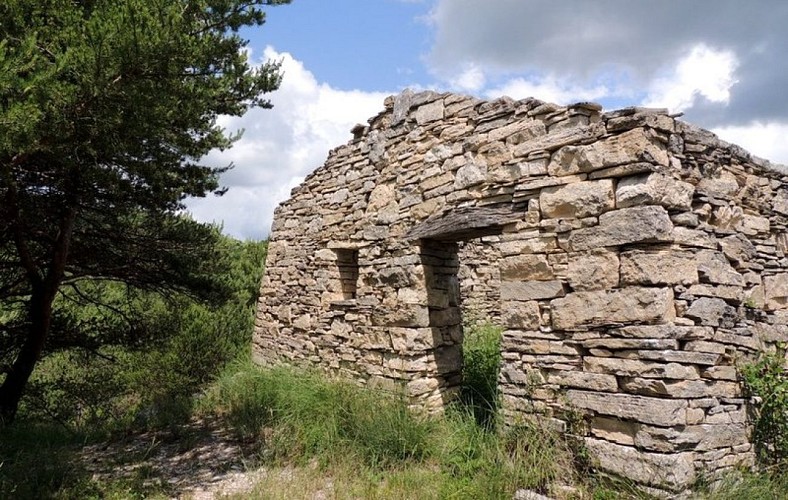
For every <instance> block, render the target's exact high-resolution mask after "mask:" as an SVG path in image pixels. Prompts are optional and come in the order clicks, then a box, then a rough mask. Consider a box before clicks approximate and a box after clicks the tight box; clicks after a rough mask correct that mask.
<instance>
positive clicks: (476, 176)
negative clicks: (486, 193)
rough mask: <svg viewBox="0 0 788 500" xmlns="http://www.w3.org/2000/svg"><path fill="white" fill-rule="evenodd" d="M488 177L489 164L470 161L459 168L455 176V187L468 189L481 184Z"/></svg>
mask: <svg viewBox="0 0 788 500" xmlns="http://www.w3.org/2000/svg"><path fill="white" fill-rule="evenodd" d="M486 178H487V165H485V164H482V163H479V162H469V163H466V164H465V165H463V166H462V167H460V168H459V169H458V170H457V174H456V175H455V178H454V188H455V189H467V188H469V187H471V186H476V185H478V184H481V183H483V182H484V181H485V179H486Z"/></svg>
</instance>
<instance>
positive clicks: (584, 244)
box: [569, 206, 673, 251]
mask: <svg viewBox="0 0 788 500" xmlns="http://www.w3.org/2000/svg"><path fill="white" fill-rule="evenodd" d="M672 232H673V223H672V222H671V221H670V217H669V216H668V213H667V211H665V209H664V208H662V207H659V206H646V207H633V208H623V209H620V210H614V211H612V212H606V213H604V214H602V215H600V216H599V225H598V226H594V227H589V228H583V229H577V230H575V231H572V234H571V236H570V237H569V244H570V245H571V247H572V249H573V250H575V251H578V250H589V249H592V248H598V247H609V246H618V245H626V244H628V243H641V242H657V241H671V240H672Z"/></svg>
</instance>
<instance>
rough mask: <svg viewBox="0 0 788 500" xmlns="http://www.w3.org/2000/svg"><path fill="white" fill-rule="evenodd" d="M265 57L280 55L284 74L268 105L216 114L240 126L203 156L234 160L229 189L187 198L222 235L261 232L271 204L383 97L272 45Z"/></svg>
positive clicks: (229, 125)
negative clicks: (328, 78) (232, 138)
mask: <svg viewBox="0 0 788 500" xmlns="http://www.w3.org/2000/svg"><path fill="white" fill-rule="evenodd" d="M263 59H264V60H281V61H282V69H283V71H284V80H283V82H282V85H281V87H280V88H279V90H277V91H276V92H275V93H273V94H271V101H272V102H273V104H274V108H273V109H270V110H264V109H253V110H251V111H249V112H248V113H246V114H245V115H244V116H243V117H223V118H222V119H221V120H220V122H219V124H220V125H221V126H222V127H224V128H225V129H226V130H227V131H229V132H232V131H236V130H240V129H243V130H244V135H243V137H242V138H241V139H240V140H239V141H238V142H236V143H235V145H234V146H233V147H232V148H231V149H229V150H227V151H224V152H219V151H214V152H212V153H211V154H209V155H208V156H207V157H206V158H205V159H204V162H205V163H206V164H209V165H216V166H224V165H227V164H229V163H233V164H234V165H235V168H233V169H232V170H230V171H229V172H227V173H226V174H224V175H223V176H222V179H221V183H222V185H223V186H227V187H228V188H229V191H228V192H227V193H226V194H225V195H224V196H222V197H216V196H209V197H206V198H196V199H191V200H189V201H188V203H187V205H188V210H189V212H190V213H191V214H192V216H193V217H194V218H195V219H197V220H200V221H206V222H219V223H223V225H224V231H225V233H227V234H231V235H233V236H236V237H239V238H262V237H266V236H267V235H268V232H269V230H270V227H271V219H272V216H273V211H274V208H275V207H276V205H278V204H279V203H280V202H281V201H283V200H285V199H287V197H288V196H289V194H290V189H292V188H293V187H295V186H296V185H298V184H299V183H300V182H301V181H302V180H303V178H304V176H306V175H307V174H308V173H309V172H311V171H312V170H314V169H315V168H317V167H318V166H320V165H322V164H323V162H324V161H325V159H326V156H327V155H328V151H329V150H330V149H332V148H334V147H336V146H338V145H340V144H343V143H345V142H347V141H348V140H350V138H351V135H350V129H351V128H352V127H353V125H355V124H356V123H366V120H367V119H368V118H369V117H371V116H374V115H375V114H377V113H378V112H379V111H380V110H382V109H383V99H384V98H385V97H386V95H388V94H385V93H379V92H363V91H359V90H339V89H335V88H332V87H331V86H330V85H327V84H325V83H320V82H318V81H317V80H316V79H315V77H314V75H313V74H312V73H310V72H309V71H308V70H307V69H306V68H305V67H304V65H303V64H302V63H301V62H300V61H298V60H297V59H295V58H294V57H293V56H292V55H290V54H288V53H278V52H276V51H275V50H274V49H273V48H271V47H267V48H266V49H265V51H264V54H263Z"/></svg>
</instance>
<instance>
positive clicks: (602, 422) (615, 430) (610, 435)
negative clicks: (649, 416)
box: [591, 417, 641, 446]
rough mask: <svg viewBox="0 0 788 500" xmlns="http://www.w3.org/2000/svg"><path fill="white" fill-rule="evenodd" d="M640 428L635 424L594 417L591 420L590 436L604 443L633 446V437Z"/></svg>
mask: <svg viewBox="0 0 788 500" xmlns="http://www.w3.org/2000/svg"><path fill="white" fill-rule="evenodd" d="M640 426H641V424H638V423H636V422H627V421H625V420H619V419H616V418H607V417H594V418H593V419H592V420H591V434H592V435H593V436H595V437H598V438H602V439H604V440H606V441H613V442H614V443H618V444H623V445H627V446H634V445H635V435H636V434H637V432H638V429H640Z"/></svg>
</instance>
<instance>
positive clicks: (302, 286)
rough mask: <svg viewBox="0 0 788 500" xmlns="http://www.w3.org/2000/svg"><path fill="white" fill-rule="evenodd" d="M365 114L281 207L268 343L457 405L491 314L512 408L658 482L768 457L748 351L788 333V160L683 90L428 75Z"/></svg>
mask: <svg viewBox="0 0 788 500" xmlns="http://www.w3.org/2000/svg"><path fill="white" fill-rule="evenodd" d="M352 133H353V134H354V138H353V140H352V141H350V142H349V143H348V144H346V145H344V146H340V147H338V148H336V149H334V150H333V151H331V153H330V155H329V157H328V160H327V161H326V163H325V165H323V166H322V167H320V168H318V169H317V170H316V171H315V172H314V173H312V174H311V175H309V176H308V177H307V178H306V180H305V181H304V182H303V183H302V184H301V185H300V186H298V187H297V188H295V189H294V190H293V192H292V197H291V198H290V199H289V200H288V201H286V202H284V203H282V204H281V205H280V206H279V207H278V209H277V211H276V214H275V217H274V223H273V228H272V232H271V238H270V243H269V247H268V258H267V262H266V271H265V277H264V278H263V283H262V291H261V297H260V301H259V307H258V311H257V320H256V330H255V337H254V345H253V351H254V355H255V358H256V360H257V361H258V362H262V363H268V364H270V363H280V362H288V363H296V364H302V365H303V364H307V365H314V366H319V367H323V368H325V369H329V370H331V371H334V372H337V373H340V374H344V375H347V376H350V377H352V378H354V379H356V380H359V381H362V382H364V383H367V384H370V385H374V386H377V387H381V386H382V387H391V386H397V387H404V388H405V390H406V391H407V393H408V394H409V396H410V397H411V398H412V401H413V402H414V405H418V406H421V407H427V408H432V409H434V408H440V407H442V406H443V405H445V404H446V403H447V402H449V401H450V400H452V399H453V398H454V397H455V395H456V394H457V392H458V388H459V384H460V383H461V365H462V356H461V343H462V339H463V333H462V320H463V313H465V314H466V315H468V314H475V315H483V316H487V317H489V318H491V319H492V320H493V321H494V322H496V323H498V324H499V325H501V326H502V327H503V328H504V333H503V341H502V357H503V365H502V370H501V375H500V380H499V384H500V391H501V393H502V396H503V402H502V404H503V412H504V416H505V420H506V421H507V422H510V423H513V422H517V421H518V420H523V419H527V418H533V416H534V415H538V416H540V417H541V418H542V419H545V420H547V421H548V422H550V423H552V424H554V425H555V426H556V427H557V428H559V429H565V430H569V431H571V432H573V433H575V434H580V435H582V436H584V437H583V439H584V442H585V446H586V448H587V450H588V452H589V454H590V456H591V457H592V459H593V460H594V461H595V463H596V464H597V465H598V467H599V468H600V469H602V470H605V471H608V472H611V473H613V474H617V475H621V476H624V477H627V478H629V479H632V480H634V481H635V482H637V483H639V484H641V485H643V486H644V487H646V488H656V489H660V490H669V491H673V492H678V491H683V490H685V489H687V488H688V487H689V486H690V485H691V484H692V483H693V482H694V481H695V480H696V479H698V478H699V477H700V476H701V475H709V474H711V475H713V474H715V473H717V472H720V471H724V470H726V469H729V468H731V467H734V466H738V465H747V464H751V463H752V462H753V459H754V451H753V446H752V444H751V440H750V435H751V426H750V421H749V420H748V412H747V403H748V399H747V398H746V395H745V394H744V393H743V390H742V386H741V384H740V382H739V380H738V376H737V368H736V364H737V362H739V361H740V360H741V359H746V358H752V357H753V356H754V355H755V354H757V353H758V352H759V351H762V350H774V348H775V344H776V343H778V342H784V341H786V340H788V308H787V305H786V304H787V302H788V278H786V277H787V276H788V274H787V271H786V269H788V258H786V253H787V252H788V235H787V233H786V226H787V225H788V188H787V187H788V170H786V169H785V168H784V167H780V166H776V165H772V164H770V163H769V162H766V161H764V160H761V159H759V158H756V157H753V156H751V155H750V154H749V153H747V152H746V151H744V150H743V149H741V148H740V147H738V146H735V145H732V144H728V143H725V142H723V141H721V140H719V139H718V138H717V137H716V136H715V135H714V134H712V133H711V132H708V131H706V130H702V129H700V128H697V127H694V126H692V125H689V124H687V123H684V122H682V121H680V120H677V119H676V117H675V116H673V115H670V114H668V113H667V111H666V110H664V109H645V108H627V109H622V110H618V111H613V112H603V111H602V109H601V107H600V106H599V105H597V104H593V103H578V104H574V105H571V106H558V105H555V104H549V103H544V102H541V101H538V100H535V99H525V100H520V101H515V100H512V99H509V98H501V99H496V100H493V101H483V100H479V99H476V98H473V97H467V96H461V95H455V94H438V93H434V92H422V93H413V92H410V91H405V92H403V93H402V94H400V95H398V96H395V97H389V98H387V99H386V101H385V110H384V111H382V112H381V113H380V114H378V115H377V116H376V117H374V118H372V119H370V120H369V125H368V126H362V125H358V126H356V127H355V128H354V129H353V131H352ZM578 415H579V416H582V417H583V420H582V421H581V423H580V424H579V425H578V419H577V416H578Z"/></svg>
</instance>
